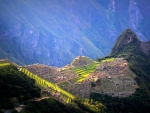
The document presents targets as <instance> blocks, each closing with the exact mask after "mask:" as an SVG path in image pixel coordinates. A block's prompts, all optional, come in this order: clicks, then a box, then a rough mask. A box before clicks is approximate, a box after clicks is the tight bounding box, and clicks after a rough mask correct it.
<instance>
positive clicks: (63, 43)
mask: <svg viewBox="0 0 150 113" xmlns="http://www.w3.org/2000/svg"><path fill="white" fill-rule="evenodd" d="M149 3H150V2H149V0H145V1H144V2H143V1H142V0H139V1H134V0H123V1H119V0H108V1H106V0H101V1H98V0H92V1H90V0H87V1H84V0H72V1H67V0H55V1H54V0H44V1H40V0H32V1H30V0H26V1H20V0H13V1H6V0H1V1H0V53H1V54H0V58H5V57H8V58H9V59H10V60H12V61H14V62H17V63H18V64H21V65H24V64H32V63H37V62H38V63H42V64H47V65H52V66H64V65H66V64H68V63H70V62H71V61H72V60H73V59H74V58H75V57H76V56H79V55H80V56H83V55H84V56H88V57H90V58H92V59H96V58H99V57H103V56H105V55H108V54H109V53H110V51H111V49H112V47H113V45H114V43H115V40H116V37H117V36H118V35H119V34H120V32H122V31H123V30H124V29H126V28H131V29H133V31H134V32H135V33H136V34H137V35H138V37H139V38H140V40H142V41H147V40H148V39H149V36H150V33H149V29H150V28H149V26H150V23H149V19H150V14H149V13H148V11H149V10H150V8H149V6H148V5H147V4H149ZM141 46H142V47H141V48H143V44H141ZM147 46H149V44H148V43H147V45H146V47H147ZM144 48H145V47H144ZM145 51H146V52H148V51H147V50H145Z"/></svg>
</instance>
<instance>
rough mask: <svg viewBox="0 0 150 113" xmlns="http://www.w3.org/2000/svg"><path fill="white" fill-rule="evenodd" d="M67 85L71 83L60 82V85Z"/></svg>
mask: <svg viewBox="0 0 150 113" xmlns="http://www.w3.org/2000/svg"><path fill="white" fill-rule="evenodd" d="M67 85H69V83H68V82H63V83H60V84H59V86H67Z"/></svg>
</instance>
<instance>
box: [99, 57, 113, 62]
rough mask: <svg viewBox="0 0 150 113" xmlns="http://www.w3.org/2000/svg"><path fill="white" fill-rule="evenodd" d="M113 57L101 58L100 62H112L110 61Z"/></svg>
mask: <svg viewBox="0 0 150 113" xmlns="http://www.w3.org/2000/svg"><path fill="white" fill-rule="evenodd" d="M114 59H115V58H114V57H112V58H106V59H103V60H101V62H102V63H104V62H112V61H114Z"/></svg>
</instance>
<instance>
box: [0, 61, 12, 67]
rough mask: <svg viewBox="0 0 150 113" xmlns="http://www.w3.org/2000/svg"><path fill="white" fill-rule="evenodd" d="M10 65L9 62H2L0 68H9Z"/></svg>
mask: <svg viewBox="0 0 150 113" xmlns="http://www.w3.org/2000/svg"><path fill="white" fill-rule="evenodd" d="M8 65H10V63H8V62H5V63H2V62H0V67H3V66H8Z"/></svg>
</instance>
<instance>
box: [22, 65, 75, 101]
mask: <svg viewBox="0 0 150 113" xmlns="http://www.w3.org/2000/svg"><path fill="white" fill-rule="evenodd" d="M19 70H20V71H21V72H23V73H25V74H26V75H27V76H29V77H30V78H32V79H34V80H35V81H36V83H37V84H38V85H40V86H42V87H44V88H46V87H48V88H49V90H50V91H51V92H52V93H53V94H54V93H57V92H59V93H60V98H64V99H65V100H66V101H65V102H67V103H68V102H71V100H72V99H74V98H75V96H74V95H72V94H71V93H69V92H67V91H65V90H63V89H62V88H60V87H59V86H57V85H55V84H53V83H51V82H49V81H47V80H44V79H42V78H41V77H39V76H37V75H35V74H33V73H31V72H29V71H28V70H26V69H25V68H22V67H21V68H20V69H19Z"/></svg>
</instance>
